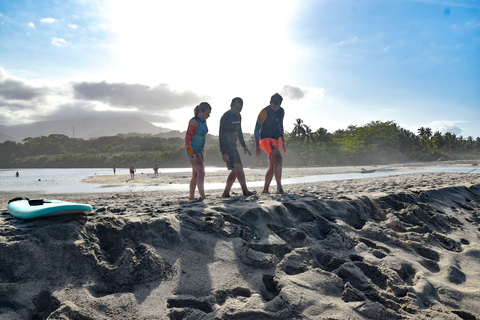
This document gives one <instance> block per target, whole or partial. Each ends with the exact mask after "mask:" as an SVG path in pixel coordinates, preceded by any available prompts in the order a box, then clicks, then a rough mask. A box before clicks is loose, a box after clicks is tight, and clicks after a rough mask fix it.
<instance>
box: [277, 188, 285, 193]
mask: <svg viewBox="0 0 480 320" xmlns="http://www.w3.org/2000/svg"><path fill="white" fill-rule="evenodd" d="M277 193H278V194H284V193H285V191H283V188H280V189H278V190H277Z"/></svg>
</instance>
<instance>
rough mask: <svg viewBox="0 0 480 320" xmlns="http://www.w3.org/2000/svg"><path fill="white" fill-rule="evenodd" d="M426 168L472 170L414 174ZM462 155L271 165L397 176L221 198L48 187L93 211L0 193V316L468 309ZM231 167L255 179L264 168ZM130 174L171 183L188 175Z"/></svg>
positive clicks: (467, 178)
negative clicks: (21, 206) (18, 214)
mask: <svg viewBox="0 0 480 320" xmlns="http://www.w3.org/2000/svg"><path fill="white" fill-rule="evenodd" d="M426 166H463V167H466V168H471V169H472V170H467V172H465V173H424V172H416V171H420V170H422V169H423V168H425V167H426ZM476 168H477V162H472V161H457V162H449V163H429V164H407V165H392V166H375V167H374V166H358V167H335V168H307V169H305V168H285V170H284V175H283V178H284V179H287V178H291V177H299V176H309V175H316V174H337V173H350V172H352V173H358V172H360V171H361V170H362V169H365V170H376V171H391V172H395V170H396V171H400V172H406V171H412V173H409V174H402V175H392V176H387V177H377V178H365V179H355V180H343V181H328V182H315V183H305V184H289V185H285V188H284V189H285V192H286V194H274V193H272V194H266V195H265V194H260V191H261V188H255V191H257V193H258V194H257V195H254V196H250V197H243V196H240V194H241V192H240V190H239V189H234V190H233V191H235V192H236V193H235V194H233V195H234V196H233V197H231V198H228V199H225V198H221V197H220V196H221V193H222V190H221V189H219V190H209V191H208V192H207V199H205V200H204V201H199V200H193V201H190V200H188V194H187V193H186V192H179V191H168V192H167V191H166V192H136V193H132V192H125V193H122V194H119V193H96V194H86V195H71V194H70V195H58V196H57V197H55V198H56V199H61V200H69V201H74V202H80V203H89V204H91V205H92V206H93V211H92V212H91V213H89V214H84V215H71V216H58V217H49V218H38V219H32V220H20V219H16V218H13V217H12V216H10V215H9V214H8V211H7V203H8V200H9V199H10V198H11V197H10V196H9V197H7V196H5V195H3V196H0V210H1V213H2V214H1V215H0V219H1V223H0V270H1V272H0V277H1V281H0V318H1V319H8V320H10V319H15V320H16V319H95V320H96V319H241V320H247V319H249V320H250V319H342V320H344V319H448V320H454V319H456V320H458V319H464V320H467V319H480V317H479V315H480V303H478V301H479V300H480V241H479V239H480V225H479V223H480V211H479V210H480V174H478V173H477V172H479V171H480V169H479V170H476ZM160 172H161V169H160ZM246 173H247V183H248V181H261V180H262V179H263V175H264V173H265V169H263V168H262V169H260V168H258V169H251V170H246ZM227 174H228V172H227V171H219V172H216V173H215V174H210V175H209V174H208V173H207V176H206V182H207V183H210V182H215V183H224V182H225V180H226V177H227ZM129 178H130V176H129V175H117V176H113V175H112V176H95V177H92V178H89V179H87V181H86V182H94V183H98V184H105V185H115V184H122V183H127V182H129V183H132V181H128V180H129ZM134 180H135V181H134V183H138V184H155V183H162V184H164V183H168V184H177V183H179V184H185V183H188V182H189V180H190V173H168V174H167V173H161V174H160V175H159V177H158V178H157V177H153V174H152V175H147V174H143V175H136V177H135V179H134ZM272 190H275V188H273V189H272ZM27 196H29V197H40V196H41V195H27ZM49 197H50V198H52V196H51V195H49Z"/></svg>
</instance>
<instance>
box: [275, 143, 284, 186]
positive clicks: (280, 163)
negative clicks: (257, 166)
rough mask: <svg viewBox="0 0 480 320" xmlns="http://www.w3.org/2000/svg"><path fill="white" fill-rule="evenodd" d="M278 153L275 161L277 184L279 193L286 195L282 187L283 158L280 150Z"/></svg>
mask: <svg viewBox="0 0 480 320" xmlns="http://www.w3.org/2000/svg"><path fill="white" fill-rule="evenodd" d="M274 152H276V153H277V155H276V161H275V181H276V182H277V192H278V193H284V191H283V187H282V168H283V157H282V154H281V153H280V150H275V151H274Z"/></svg>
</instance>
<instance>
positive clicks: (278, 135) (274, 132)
mask: <svg viewBox="0 0 480 320" xmlns="http://www.w3.org/2000/svg"><path fill="white" fill-rule="evenodd" d="M282 101H283V98H282V96H281V95H279V94H278V93H275V94H274V95H273V96H272V97H271V99H270V105H268V106H266V107H265V108H263V109H262V111H260V114H259V115H258V118H257V123H256V125H255V154H256V155H257V157H259V158H260V155H261V153H262V151H261V149H263V150H264V151H265V152H266V153H267V154H268V170H267V173H266V174H265V185H264V187H263V193H269V191H268V189H269V187H270V183H271V182H272V178H273V175H275V181H276V182H277V193H284V191H283V188H282V167H283V157H282V154H281V153H280V147H282V148H283V152H284V153H285V152H286V150H285V141H284V139H283V135H284V132H283V117H284V116H285V111H284V110H283V108H282V107H281V104H282ZM260 148H261V149H260Z"/></svg>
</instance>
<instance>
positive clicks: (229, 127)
mask: <svg viewBox="0 0 480 320" xmlns="http://www.w3.org/2000/svg"><path fill="white" fill-rule="evenodd" d="M230 108H231V109H230V110H228V111H227V112H225V113H224V114H223V116H222V118H221V119H220V134H219V139H220V152H221V153H222V159H223V161H225V162H226V163H227V168H228V170H231V171H230V174H229V175H228V178H227V184H226V186H225V190H224V191H223V194H222V197H224V198H228V197H230V189H231V188H232V185H233V183H234V182H235V179H238V182H239V183H240V186H241V187H242V192H243V195H244V196H250V195H253V194H254V193H253V192H250V191H249V190H248V188H247V183H246V181H245V173H244V172H243V164H242V159H241V158H240V154H239V153H238V150H237V139H238V141H240V144H241V145H242V147H243V150H244V151H245V153H246V154H248V155H249V156H251V155H252V153H251V152H250V150H249V149H248V147H247V145H246V144H245V141H244V140H243V132H242V116H241V115H240V112H241V111H242V108H243V100H242V99H241V98H238V97H237V98H233V99H232V103H231V104H230Z"/></svg>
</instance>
